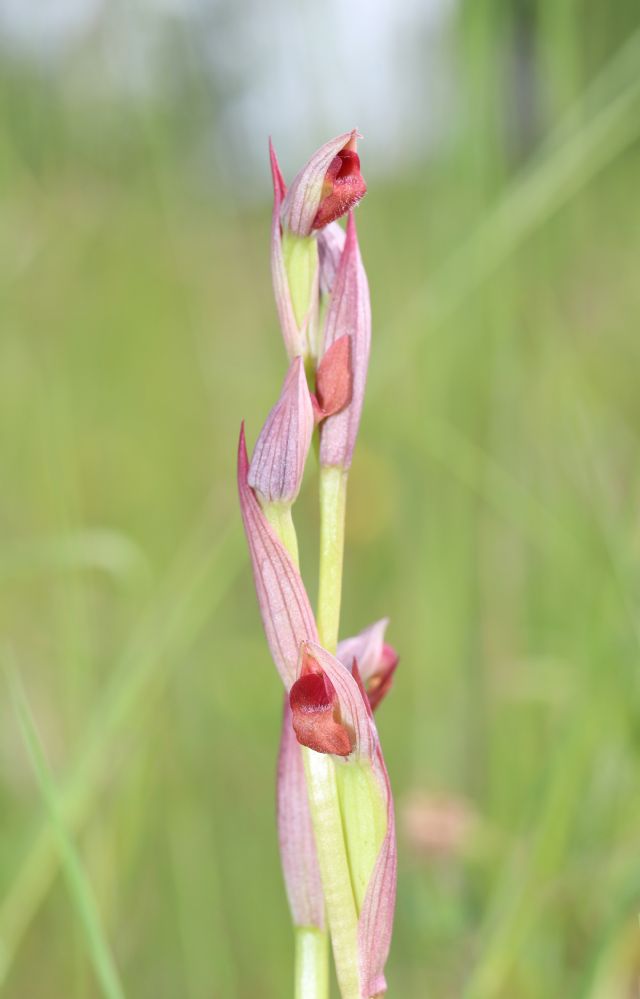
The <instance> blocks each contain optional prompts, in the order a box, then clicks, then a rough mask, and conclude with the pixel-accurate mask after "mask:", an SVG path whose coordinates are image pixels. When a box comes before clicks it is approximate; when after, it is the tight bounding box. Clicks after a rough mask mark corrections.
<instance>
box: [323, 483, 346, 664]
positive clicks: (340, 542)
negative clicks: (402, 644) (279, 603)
mask: <svg viewBox="0 0 640 999" xmlns="http://www.w3.org/2000/svg"><path fill="white" fill-rule="evenodd" d="M347 477H348V473H347V471H346V470H345V469H343V468H337V467H332V466H329V467H326V468H320V580H319V586H318V635H319V637H320V644H321V645H322V646H323V647H324V648H325V649H327V651H328V652H331V653H333V654H335V651H336V648H337V646H338V629H339V627H340V601H341V598H342V559H343V553H344V519H345V509H346V503H347Z"/></svg>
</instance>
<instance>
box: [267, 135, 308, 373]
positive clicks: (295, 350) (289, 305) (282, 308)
mask: <svg viewBox="0 0 640 999" xmlns="http://www.w3.org/2000/svg"><path fill="white" fill-rule="evenodd" d="M269 158H270V161H271V178H272V180H273V212H272V215H271V279H272V281H273V293H274V296H275V300H276V308H277V310H278V318H279V320H280V327H281V329H282V338H283V340H284V345H285V347H286V350H287V354H288V355H289V358H290V359H293V358H294V357H299V356H300V355H304V354H305V353H306V350H307V339H308V338H307V327H308V325H309V322H310V321H311V316H310V315H309V316H307V317H306V318H305V321H304V322H303V324H302V326H298V323H297V321H296V316H295V312H294V309H293V302H292V301H291V292H290V290H289V281H288V278H287V271H286V268H285V264H284V254H283V250H282V224H281V221H280V215H281V210H282V202H283V200H284V196H285V194H286V190H287V188H286V185H285V182H284V179H283V177H282V174H281V172H280V167H279V165H278V158H277V156H276V151H275V149H274V148H273V143H272V142H271V139H270V140H269Z"/></svg>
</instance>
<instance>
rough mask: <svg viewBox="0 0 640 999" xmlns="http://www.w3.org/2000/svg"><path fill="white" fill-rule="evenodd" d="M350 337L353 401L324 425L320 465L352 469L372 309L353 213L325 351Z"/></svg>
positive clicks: (329, 312)
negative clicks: (336, 342)
mask: <svg viewBox="0 0 640 999" xmlns="http://www.w3.org/2000/svg"><path fill="white" fill-rule="evenodd" d="M345 334H348V335H349V337H350V339H351V376H352V377H351V401H350V403H349V405H348V406H346V407H345V408H344V409H342V410H341V411H340V412H339V413H336V414H335V415H334V416H330V417H329V418H328V419H327V420H326V421H325V422H324V424H323V425H322V430H321V434H320V464H321V465H323V466H327V465H332V466H339V467H341V468H345V469H347V468H349V467H350V465H351V459H352V457H353V450H354V447H355V443H356V437H357V435H358V427H359V425H360V414H361V412H362V403H363V400H364V390H365V385H366V381H367V370H368V367H369V349H370V346H371V305H370V301H369V285H368V283H367V275H366V274H365V270H364V267H363V265H362V258H361V256H360V249H359V247H358V237H357V234H356V226H355V221H354V218H353V213H350V215H349V221H348V223H347V235H346V240H345V244H344V249H343V251H342V257H341V258H340V265H339V267H338V271H337V274H336V277H335V282H334V286H333V292H332V294H331V298H330V301H329V308H328V310H327V315H326V319H325V328H324V349H325V351H327V350H328V349H329V348H330V347H331V345H332V344H333V343H335V341H336V340H338V339H339V338H340V337H342V336H344V335H345Z"/></svg>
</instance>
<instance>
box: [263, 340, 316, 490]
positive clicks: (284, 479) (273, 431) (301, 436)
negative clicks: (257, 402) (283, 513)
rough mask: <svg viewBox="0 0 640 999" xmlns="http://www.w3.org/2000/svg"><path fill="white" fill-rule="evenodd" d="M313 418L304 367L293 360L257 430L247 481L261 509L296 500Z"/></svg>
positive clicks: (297, 360)
mask: <svg viewBox="0 0 640 999" xmlns="http://www.w3.org/2000/svg"><path fill="white" fill-rule="evenodd" d="M313 425H314V417H313V408H312V405H311V396H310V395H309V389H308V388H307V379H306V375H305V373H304V365H303V363H302V359H301V358H300V357H296V358H294V359H293V361H292V362H291V364H290V365H289V370H288V372H287V376H286V378H285V380H284V385H283V386H282V391H281V393H280V398H279V399H278V401H277V403H276V404H275V406H274V407H273V409H272V410H271V412H270V413H269V415H268V417H267V419H266V422H265V424H264V426H263V428H262V430H261V431H260V436H259V437H258V440H257V441H256V446H255V448H254V451H253V457H252V459H251V465H250V466H249V475H248V482H249V485H250V486H251V488H252V489H253V490H254V491H255V493H256V494H257V496H258V498H259V500H260V502H261V503H262V505H263V506H264V505H265V504H267V503H282V504H284V505H286V506H290V505H291V504H292V503H293V502H295V500H296V499H297V496H298V492H299V491H300V483H301V482H302V475H303V472H304V466H305V463H306V460H307V454H308V453H309V446H310V444H311V435H312V433H313Z"/></svg>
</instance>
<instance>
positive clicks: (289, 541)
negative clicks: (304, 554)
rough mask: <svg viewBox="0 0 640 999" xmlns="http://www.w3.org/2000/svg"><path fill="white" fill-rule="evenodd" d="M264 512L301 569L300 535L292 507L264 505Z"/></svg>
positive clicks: (279, 504) (273, 504) (272, 504)
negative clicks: (296, 527)
mask: <svg viewBox="0 0 640 999" xmlns="http://www.w3.org/2000/svg"><path fill="white" fill-rule="evenodd" d="M262 510H263V513H264V515H265V517H266V518H267V520H268V521H269V523H270V524H271V526H272V528H273V530H274V531H275V533H276V534H277V536H278V537H279V538H280V540H281V542H282V544H283V545H284V546H285V548H286V549H287V551H288V552H289V555H290V556H291V558H292V559H293V563H294V565H295V566H296V568H297V569H299V568H300V554H299V551H298V535H297V534H296V529H295V527H294V524H293V517H292V516H291V506H290V504H286V503H264V504H263V505H262Z"/></svg>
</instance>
